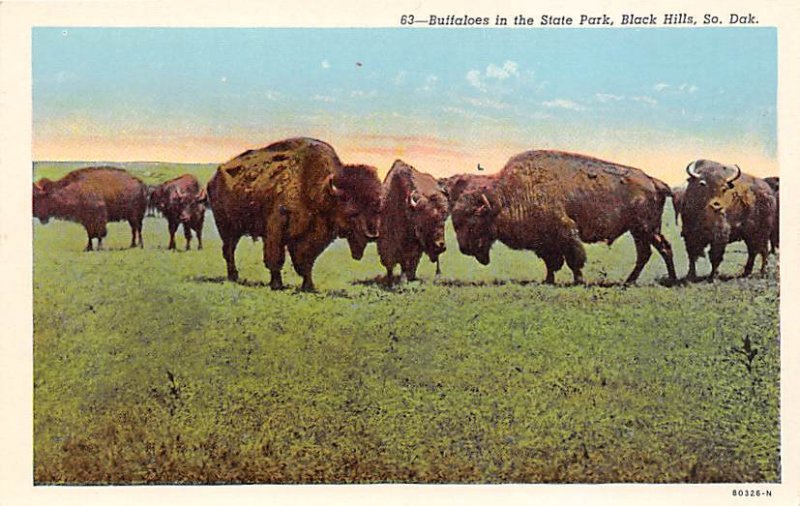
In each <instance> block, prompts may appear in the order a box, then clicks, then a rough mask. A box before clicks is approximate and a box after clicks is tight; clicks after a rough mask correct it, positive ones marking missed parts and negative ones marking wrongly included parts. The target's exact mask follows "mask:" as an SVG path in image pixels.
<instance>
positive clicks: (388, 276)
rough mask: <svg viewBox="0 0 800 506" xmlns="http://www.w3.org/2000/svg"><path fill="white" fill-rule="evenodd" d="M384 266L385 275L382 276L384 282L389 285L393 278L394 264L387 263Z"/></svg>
mask: <svg viewBox="0 0 800 506" xmlns="http://www.w3.org/2000/svg"><path fill="white" fill-rule="evenodd" d="M385 267H386V277H385V278H384V282H385V283H386V284H387V285H389V286H391V284H392V281H393V279H394V264H392V265H387V266H385Z"/></svg>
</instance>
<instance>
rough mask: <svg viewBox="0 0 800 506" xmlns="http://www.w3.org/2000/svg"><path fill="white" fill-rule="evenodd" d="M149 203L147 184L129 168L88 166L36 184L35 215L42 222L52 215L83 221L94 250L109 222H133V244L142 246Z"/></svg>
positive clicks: (101, 241) (34, 186)
mask: <svg viewBox="0 0 800 506" xmlns="http://www.w3.org/2000/svg"><path fill="white" fill-rule="evenodd" d="M146 207H147V186H145V184H144V183H142V182H141V181H140V180H139V179H137V178H135V177H133V176H131V175H130V174H128V173H127V172H126V171H124V170H122V169H118V168H115V167H87V168H83V169H78V170H74V171H72V172H70V173H69V174H67V175H66V176H64V177H63V178H61V179H59V180H58V181H51V180H49V179H47V178H45V179H40V180H39V181H37V182H36V183H34V184H33V215H34V216H36V217H37V218H39V221H41V222H42V223H47V222H48V221H49V219H50V218H51V217H53V218H61V219H65V220H69V221H75V222H78V223H80V224H81V225H83V226H84V228H85V229H86V233H87V234H88V236H89V242H88V243H87V244H86V251H92V239H95V238H97V249H98V250H99V249H101V248H102V246H103V238H104V237H105V236H106V234H107V233H108V232H107V229H106V224H107V223H108V222H110V221H127V222H128V223H130V226H131V248H133V247H134V246H136V243H137V238H138V243H139V246H140V247H144V241H143V240H142V221H143V220H144V212H145V208H146Z"/></svg>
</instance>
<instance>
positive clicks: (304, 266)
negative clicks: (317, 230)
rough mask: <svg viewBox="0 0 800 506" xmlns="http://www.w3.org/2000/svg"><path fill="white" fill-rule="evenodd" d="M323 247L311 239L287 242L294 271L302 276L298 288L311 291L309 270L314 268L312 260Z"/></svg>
mask: <svg viewBox="0 0 800 506" xmlns="http://www.w3.org/2000/svg"><path fill="white" fill-rule="evenodd" d="M323 249H325V248H324V245H323V247H322V248H320V247H319V245H317V244H315V243H314V242H313V241H309V240H305V241H301V242H294V243H289V254H290V255H291V256H292V266H293V267H294V271H295V272H296V273H297V274H298V275H300V276H301V277H302V278H303V284H302V285H301V286H300V289H301V290H303V291H304V292H313V291H315V290H316V289H315V288H314V281H313V280H312V278H311V270H312V269H313V268H314V261H316V259H317V257H318V256H319V254H320V253H322V250H323Z"/></svg>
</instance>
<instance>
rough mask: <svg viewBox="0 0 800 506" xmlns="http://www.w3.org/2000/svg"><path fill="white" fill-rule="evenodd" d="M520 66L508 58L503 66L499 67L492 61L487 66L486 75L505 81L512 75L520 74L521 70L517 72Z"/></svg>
mask: <svg viewBox="0 0 800 506" xmlns="http://www.w3.org/2000/svg"><path fill="white" fill-rule="evenodd" d="M518 68H519V64H518V63H517V62H513V61H511V60H506V61H505V62H504V63H503V66H502V67H498V66H497V65H495V64H494V63H490V64H489V66H488V67H486V77H487V78H495V79H499V80H500V81H504V80H506V79H508V78H509V77H511V76H517V75H519V72H517V69H518Z"/></svg>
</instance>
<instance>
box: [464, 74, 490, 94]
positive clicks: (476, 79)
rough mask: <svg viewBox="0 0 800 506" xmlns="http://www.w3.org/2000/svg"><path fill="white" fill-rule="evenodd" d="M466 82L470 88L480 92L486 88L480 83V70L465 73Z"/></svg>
mask: <svg viewBox="0 0 800 506" xmlns="http://www.w3.org/2000/svg"><path fill="white" fill-rule="evenodd" d="M467 82H468V83H469V84H471V85H472V86H474V87H476V88H478V89H479V90H482V89H484V88H486V85H484V84H483V82H481V71H480V70H470V71H469V72H467Z"/></svg>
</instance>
